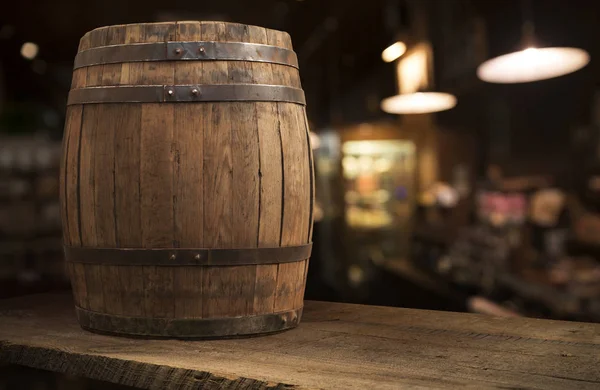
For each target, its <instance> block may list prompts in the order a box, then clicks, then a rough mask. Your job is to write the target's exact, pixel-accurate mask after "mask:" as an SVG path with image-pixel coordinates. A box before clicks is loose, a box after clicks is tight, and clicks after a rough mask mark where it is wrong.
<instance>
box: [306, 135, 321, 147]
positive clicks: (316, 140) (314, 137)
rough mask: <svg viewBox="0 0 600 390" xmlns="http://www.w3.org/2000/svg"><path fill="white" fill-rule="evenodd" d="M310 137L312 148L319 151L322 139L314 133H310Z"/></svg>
mask: <svg viewBox="0 0 600 390" xmlns="http://www.w3.org/2000/svg"><path fill="white" fill-rule="evenodd" d="M308 136H309V138H310V146H311V148H312V149H319V147H320V146H321V138H320V137H319V135H318V134H317V133H315V132H314V131H309V132H308Z"/></svg>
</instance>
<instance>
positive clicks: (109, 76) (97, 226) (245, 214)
mask: <svg viewBox="0 0 600 390" xmlns="http://www.w3.org/2000/svg"><path fill="white" fill-rule="evenodd" d="M178 40H179V41H198V40H205V41H231V42H253V43H261V44H273V45H278V46H281V47H285V48H288V49H291V41H290V39H289V35H287V34H285V33H282V32H278V31H275V30H269V29H265V28H262V27H256V26H247V25H242V24H235V23H224V22H196V21H189V22H168V23H146V24H135V25H117V26H109V27H103V28H98V29H95V30H93V31H91V32H89V33H87V34H86V35H85V36H84V37H83V38H82V40H81V44H80V50H85V49H88V48H92V47H100V46H105V45H118V44H130V43H143V42H149V43H150V42H165V41H178ZM82 69H83V71H81V72H79V71H76V73H78V74H74V78H73V88H75V87H77V88H80V87H86V86H90V87H91V86H98V85H103V86H118V85H156V84H178V85H181V84H248V83H257V84H259V83H264V84H281V85H289V86H294V87H298V88H299V87H300V79H299V76H298V70H297V69H295V68H292V67H288V66H284V65H277V64H269V63H251V62H245V61H164V62H137V63H123V64H101V65H93V66H88V67H85V68H82ZM70 110H71V111H73V112H74V114H72V115H71V114H69V117H72V118H71V119H70V120H69V121H68V125H67V126H68V127H73V129H74V130H73V131H72V132H68V135H67V136H66V138H65V142H64V144H65V148H64V149H65V156H64V162H63V164H64V170H62V171H61V174H62V175H63V176H64V182H65V185H64V188H62V189H61V190H62V191H61V193H62V197H63V203H64V211H63V219H64V220H65V221H66V223H65V230H64V231H65V237H67V238H68V240H67V239H65V243H68V244H69V245H73V246H86V247H104V248H114V247H117V248H148V249H150V248H194V247H197V248H206V247H208V248H255V247H277V246H280V245H301V244H304V243H305V242H306V240H307V237H308V236H309V235H310V232H309V226H308V225H309V221H310V219H311V216H310V213H309V212H308V210H310V197H311V184H312V183H311V182H310V164H311V163H310V161H307V159H308V157H309V156H310V153H309V150H308V149H307V148H308V146H307V138H306V137H307V133H306V123H305V118H304V109H303V107H302V106H299V105H296V104H291V103H277V102H202V103H187V104H179V103H175V104H173V103H160V104H159V103H157V104H149V103H143V104H142V103H139V104H135V103H134V104H84V105H83V106H80V110H81V111H80V113H81V115H80V117H78V116H77V111H76V110H77V106H74V107H71V108H70ZM78 118H79V119H78ZM78 120H79V122H78ZM78 123H79V128H77V124H78ZM73 146H76V147H75V148H74V147H73ZM286 178H287V180H286ZM284 198H285V199H284ZM288 198H289V199H288ZM300 203H304V204H300ZM72 209H73V210H72ZM71 221H73V222H77V223H76V224H74V227H73V228H71ZM306 267H307V262H306V261H300V262H297V263H291V264H286V265H285V266H282V267H281V268H280V267H279V266H278V265H277V264H275V265H261V266H256V265H244V266H233V267H195V266H184V267H169V266H161V267H153V266H142V267H136V266H105V265H77V266H75V265H72V266H70V267H69V273H70V275H71V279H72V282H73V288H74V290H76V291H75V299H76V303H77V305H78V306H81V307H83V308H86V309H89V310H93V311H98V312H101V313H107V314H114V315H121V316H133V317H148V318H215V317H238V316H248V315H253V314H267V313H273V311H289V310H292V309H296V308H299V307H301V306H302V297H303V291H304V290H303V288H304V279H305V274H306Z"/></svg>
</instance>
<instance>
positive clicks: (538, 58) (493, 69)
mask: <svg viewBox="0 0 600 390" xmlns="http://www.w3.org/2000/svg"><path fill="white" fill-rule="evenodd" d="M588 62H590V55H589V54H588V53H587V52H586V51H585V50H582V49H577V48H573V47H545V48H541V49H536V48H528V49H525V50H521V51H517V52H514V53H510V54H506V55H503V56H500V57H496V58H492V59H491V60H488V61H486V62H484V63H483V64H481V65H479V67H478V68H477V77H479V78H480V79H482V80H483V81H487V82H489V83H505V84H513V83H527V82H530V81H537V80H545V79H550V78H553V77H558V76H562V75H565V74H567V73H571V72H575V71H576V70H578V69H581V68H583V67H584V66H586V65H587V63H588Z"/></svg>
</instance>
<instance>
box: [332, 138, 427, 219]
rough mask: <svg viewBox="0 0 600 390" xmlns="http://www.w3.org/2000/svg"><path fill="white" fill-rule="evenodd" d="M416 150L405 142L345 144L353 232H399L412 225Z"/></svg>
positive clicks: (347, 199)
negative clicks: (409, 224) (409, 223)
mask: <svg viewBox="0 0 600 390" xmlns="http://www.w3.org/2000/svg"><path fill="white" fill-rule="evenodd" d="M414 149H415V147H414V144H413V143H412V142H409V141H402V140H357V141H347V142H345V143H344V144H343V145H342V172H343V177H344V190H345V192H344V203H345V221H346V224H347V226H348V227H349V228H350V229H351V230H367V231H368V230H371V231H373V230H378V231H383V230H387V231H397V229H399V228H402V227H403V226H404V225H405V224H406V223H407V222H408V221H407V220H408V219H409V218H410V201H411V199H412V198H411V197H412V192H413V191H412V188H413V180H414V175H413V172H414V153H415V150H414Z"/></svg>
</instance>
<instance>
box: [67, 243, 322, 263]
mask: <svg viewBox="0 0 600 390" xmlns="http://www.w3.org/2000/svg"><path fill="white" fill-rule="evenodd" d="M311 250H312V244H304V245H298V246H282V247H275V248H243V249H208V248H198V249H193V248H186V249H179V248H173V249H171V248H164V249H162V248H161V249H140V248H87V247H69V246H66V247H65V258H66V260H67V261H68V262H72V263H84V264H105V265H131V266H140V265H155V266H171V267H173V266H228V265H231V266H233V265H253V264H279V263H291V262H295V261H302V260H306V259H308V258H309V257H310V253H311Z"/></svg>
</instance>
